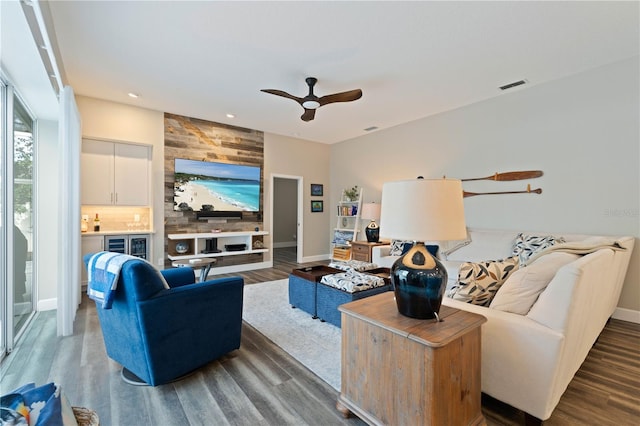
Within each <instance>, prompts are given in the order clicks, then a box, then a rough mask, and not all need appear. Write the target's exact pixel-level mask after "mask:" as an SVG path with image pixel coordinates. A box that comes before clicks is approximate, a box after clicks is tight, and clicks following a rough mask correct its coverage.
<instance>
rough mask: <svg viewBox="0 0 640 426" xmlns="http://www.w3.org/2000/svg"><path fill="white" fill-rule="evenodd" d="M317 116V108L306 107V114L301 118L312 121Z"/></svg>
mask: <svg viewBox="0 0 640 426" xmlns="http://www.w3.org/2000/svg"><path fill="white" fill-rule="evenodd" d="M315 116H316V110H315V109H307V108H305V109H304V114H302V115H301V116H300V118H302V121H311V120H313V118H314V117H315Z"/></svg>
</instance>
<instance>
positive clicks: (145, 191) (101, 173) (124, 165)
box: [80, 139, 151, 206]
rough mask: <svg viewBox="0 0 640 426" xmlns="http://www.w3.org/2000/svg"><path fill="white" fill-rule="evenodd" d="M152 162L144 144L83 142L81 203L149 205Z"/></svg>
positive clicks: (84, 140)
mask: <svg viewBox="0 0 640 426" xmlns="http://www.w3.org/2000/svg"><path fill="white" fill-rule="evenodd" d="M150 159H151V155H150V148H149V147H148V146H145V145H134V144H127V143H120V142H109V141H101V140H95V139H83V140H82V161H81V170H82V172H81V185H80V186H81V196H82V204H84V205H119V206H148V205H149V204H150V203H149V171H150Z"/></svg>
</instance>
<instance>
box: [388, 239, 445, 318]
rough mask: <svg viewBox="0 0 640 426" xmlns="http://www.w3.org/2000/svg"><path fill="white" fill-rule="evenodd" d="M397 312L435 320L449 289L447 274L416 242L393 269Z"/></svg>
mask: <svg viewBox="0 0 640 426" xmlns="http://www.w3.org/2000/svg"><path fill="white" fill-rule="evenodd" d="M391 283H392V284H393V291H394V293H395V296H396V304H397V306H398V312H400V313H401V314H402V315H404V316H407V317H411V318H418V319H436V320H438V321H439V320H440V318H439V317H438V312H440V305H441V304H442V297H443V296H444V291H445V289H446V286H447V270H446V269H445V267H444V265H443V264H442V263H441V262H440V261H439V260H438V259H436V258H435V257H433V256H432V255H431V253H429V251H428V250H427V248H426V246H425V245H424V243H423V242H416V243H415V244H414V245H413V247H411V248H410V249H409V251H407V252H406V253H405V254H404V255H403V256H402V257H400V259H398V260H396V261H395V263H394V264H393V266H392V268H391Z"/></svg>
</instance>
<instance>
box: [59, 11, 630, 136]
mask: <svg viewBox="0 0 640 426" xmlns="http://www.w3.org/2000/svg"><path fill="white" fill-rule="evenodd" d="M49 8H50V10H51V17H52V20H53V24H54V27H55V34H56V38H57V43H58V46H59V49H60V53H61V56H62V62H63V66H64V71H65V72H66V77H67V79H68V84H70V85H71V86H72V87H73V88H74V90H75V92H76V94H79V95H84V96H90V97H95V98H100V99H106V100H110V101H115V102H121V103H127V104H132V105H137V106H141V107H144V108H150V109H154V110H159V111H166V112H171V113H176V114H181V115H186V116H190V117H197V118H202V119H206V120H211V121H216V122H220V123H228V124H232V125H236V126H241V127H248V128H252V129H257V130H262V131H265V132H271V133H276V134H282V135H287V136H293V137H298V138H302V139H308V140H313V141H318V142H323V143H335V142H339V141H343V140H346V139H350V138H353V137H357V136H360V135H363V134H365V133H367V132H366V131H365V130H364V129H365V128H368V127H370V126H377V127H378V128H380V129H384V128H388V127H391V126H395V125H398V124H402V123H405V122H408V121H412V120H416V119H419V118H422V117H426V116H429V115H433V114H437V113H439V112H442V111H447V110H451V109H454V108H458V107H460V106H463V105H468V104H471V103H474V102H478V101H481V100H484V99H488V98H491V97H494V96H504V95H505V94H506V93H502V92H500V91H499V90H498V86H501V85H503V84H506V83H510V82H513V81H516V80H520V79H527V80H528V81H529V83H530V84H529V86H524V88H519V89H512V90H526V87H531V86H533V85H536V84H540V83H543V82H546V81H549V80H554V79H558V78H562V77H565V76H568V75H571V74H575V73H578V72H581V71H585V70H588V69H590V68H594V67H598V66H601V65H604V64H608V63H612V62H616V61H619V60H623V59H627V58H629V57H632V56H635V55H638V54H639V53H640V52H639V38H640V34H639V23H638V22H639V3H638V2H635V1H634V2H608V1H601V2H515V1H514V2H214V1H208V2H202V1H200V2H188V1H152V2H141V1H120V2H112V1H55V2H50V3H49ZM308 76H313V77H316V78H318V84H317V85H316V89H315V92H316V95H318V96H323V95H326V94H331V93H335V92H342V91H347V90H351V89H356V88H360V89H362V91H363V92H364V95H363V97H362V98H361V99H360V100H358V101H355V102H350V103H340V104H331V105H326V106H323V107H321V108H320V109H319V110H318V111H317V112H316V118H315V120H314V121H311V122H303V121H302V120H300V115H301V114H302V113H303V110H302V108H301V107H300V106H299V105H298V104H296V103H295V102H294V101H292V100H289V99H285V98H280V97H277V96H273V95H269V94H266V93H262V92H260V89H280V90H284V91H286V92H289V93H291V94H293V95H296V96H299V97H303V96H304V95H306V94H307V86H306V84H305V82H304V79H305V77H308ZM128 92H136V93H139V94H140V95H141V97H140V98H138V99H137V100H134V99H131V98H129V97H128V96H127V93H128ZM507 93H508V92H507ZM227 113H233V114H235V115H236V118H235V119H229V118H227V117H226V114H227Z"/></svg>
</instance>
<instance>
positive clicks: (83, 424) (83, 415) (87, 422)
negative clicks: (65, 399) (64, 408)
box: [71, 407, 100, 426]
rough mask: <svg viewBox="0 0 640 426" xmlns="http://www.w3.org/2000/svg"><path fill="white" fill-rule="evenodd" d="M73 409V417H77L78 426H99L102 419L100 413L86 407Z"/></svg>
mask: <svg viewBox="0 0 640 426" xmlns="http://www.w3.org/2000/svg"><path fill="white" fill-rule="evenodd" d="M71 408H72V409H73V415H74V416H75V417H76V421H77V422H78V426H99V425H100V419H99V418H98V413H96V412H95V411H93V410H89V409H88V408H84V407H71Z"/></svg>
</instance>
